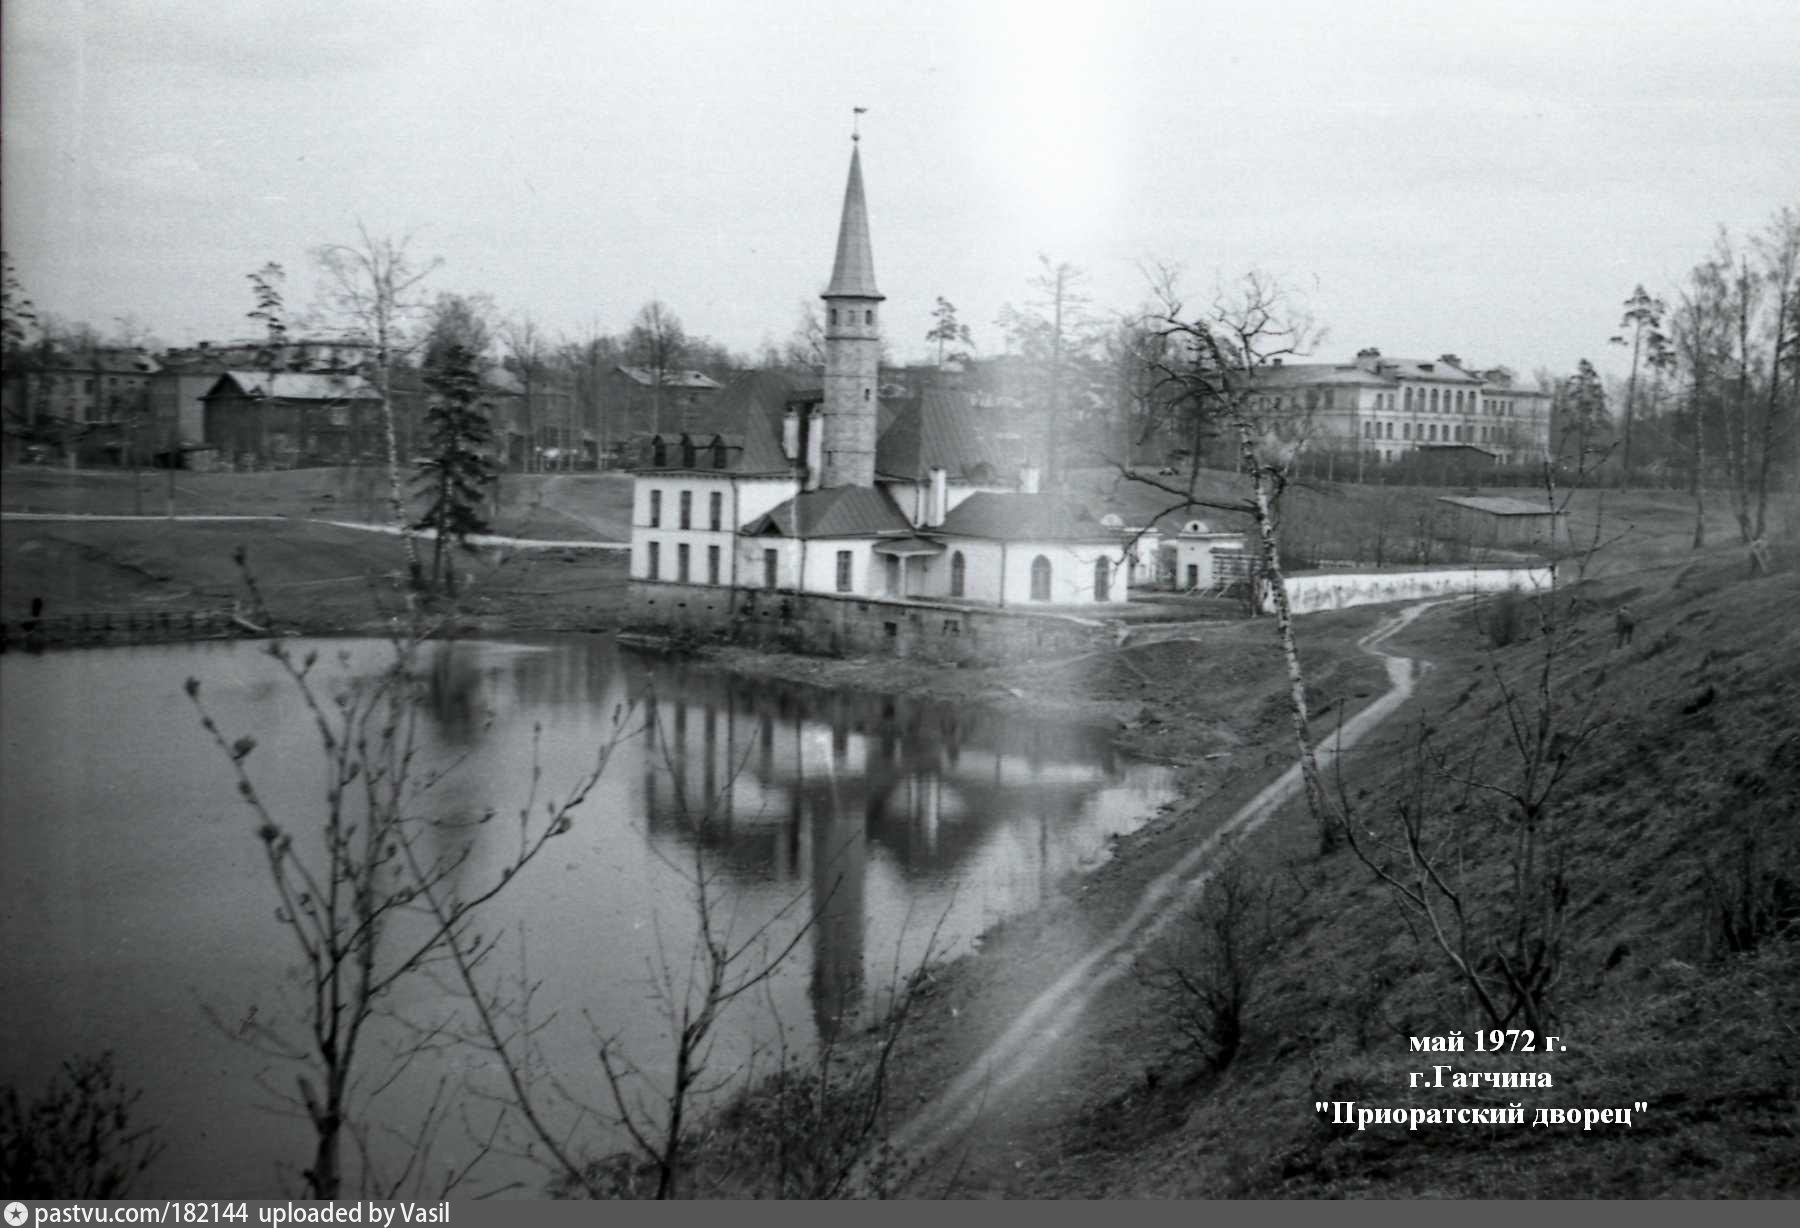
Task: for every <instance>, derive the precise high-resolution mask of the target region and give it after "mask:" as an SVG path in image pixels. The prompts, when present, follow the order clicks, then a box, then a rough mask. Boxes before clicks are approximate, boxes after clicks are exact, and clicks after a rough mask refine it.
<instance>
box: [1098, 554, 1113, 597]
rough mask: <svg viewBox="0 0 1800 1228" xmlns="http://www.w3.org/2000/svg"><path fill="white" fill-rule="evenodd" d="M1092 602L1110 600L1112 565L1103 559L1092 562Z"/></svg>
mask: <svg viewBox="0 0 1800 1228" xmlns="http://www.w3.org/2000/svg"><path fill="white" fill-rule="evenodd" d="M1094 600H1095V601H1111V600H1112V564H1110V563H1108V562H1107V561H1106V559H1105V558H1104V557H1102V558H1097V559H1095V560H1094Z"/></svg>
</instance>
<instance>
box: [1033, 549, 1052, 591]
mask: <svg viewBox="0 0 1800 1228" xmlns="http://www.w3.org/2000/svg"><path fill="white" fill-rule="evenodd" d="M1031 599H1032V600H1033V601H1048V600H1050V560H1049V559H1047V558H1045V557H1044V556H1043V555H1041V554H1040V555H1038V556H1037V557H1036V558H1035V559H1032V560H1031Z"/></svg>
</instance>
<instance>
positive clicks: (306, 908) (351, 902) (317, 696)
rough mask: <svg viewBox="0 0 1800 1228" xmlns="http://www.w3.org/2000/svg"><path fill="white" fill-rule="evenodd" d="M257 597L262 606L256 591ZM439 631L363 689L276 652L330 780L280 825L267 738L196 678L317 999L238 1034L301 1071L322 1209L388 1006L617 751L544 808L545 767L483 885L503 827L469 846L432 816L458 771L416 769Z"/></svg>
mask: <svg viewBox="0 0 1800 1228" xmlns="http://www.w3.org/2000/svg"><path fill="white" fill-rule="evenodd" d="M239 563H240V566H243V565H244V564H243V556H242V552H241V551H240V553H239ZM246 578H247V580H248V579H249V577H248V570H247V568H246ZM250 587H251V592H252V594H253V597H254V599H255V601H256V603H257V604H258V605H260V604H261V598H260V595H258V594H257V590H256V587H255V584H254V581H253V580H251V581H250ZM430 631H431V628H414V629H412V631H411V633H410V634H409V635H407V636H405V637H401V638H396V639H395V640H393V641H392V642H391V648H392V653H393V655H392V659H391V660H390V661H389V663H388V664H387V665H386V666H385V667H384V668H381V669H380V670H378V671H377V672H376V673H375V674H374V675H373V676H370V677H361V678H357V677H349V678H338V679H327V678H325V677H323V676H322V672H321V671H320V670H319V669H318V668H317V667H318V663H319V658H318V654H317V653H316V651H308V652H307V653H306V654H305V655H304V656H297V655H296V654H295V653H294V652H293V651H292V650H291V649H289V648H288V646H287V645H286V644H285V643H283V642H282V641H281V640H271V641H270V643H269V645H268V648H267V650H266V651H267V653H268V655H269V657H270V659H271V660H272V661H273V662H274V663H275V666H276V668H277V669H278V670H279V672H280V673H281V675H282V676H284V677H285V679H286V681H287V683H288V684H289V686H290V687H291V688H292V691H293V694H294V697H295V700H296V702H297V703H299V704H301V705H302V706H303V707H304V709H305V711H306V712H307V713H309V714H310V716H311V717H312V721H313V725H314V729H315V731H316V734H317V740H318V747H319V752H320V756H321V759H322V761H323V765H324V767H325V769H326V773H325V784H326V788H325V792H324V799H323V813H322V814H318V815H309V816H297V815H288V814H281V813H278V812H277V811H276V810H275V809H274V808H273V805H272V803H270V802H268V801H266V800H265V797H264V795H263V792H262V790H261V789H260V788H259V786H258V785H257V783H256V781H255V779H254V777H253V776H252V775H251V773H250V769H249V766H248V761H249V759H250V756H251V755H252V753H253V752H254V751H255V750H256V745H257V744H256V739H254V738H252V737H249V736H242V737H236V738H232V737H230V736H229V735H228V734H227V732H226V731H225V730H224V729H222V728H221V727H220V725H219V723H218V721H217V719H216V718H215V716H214V715H213V713H212V712H211V711H210V710H209V709H208V707H207V706H206V703H205V701H204V699H203V697H202V695H201V690H200V682H199V680H198V679H197V678H189V679H188V681H187V694H188V696H189V698H190V700H191V701H192V702H193V704H194V706H195V708H196V710H197V711H198V713H199V718H200V724H201V727H202V728H203V729H204V730H205V731H206V732H207V734H208V735H210V736H211V738H212V740H213V742H214V744H215V745H216V746H217V747H218V749H219V751H220V753H221V754H222V755H224V756H225V758H226V759H227V761H228V762H229V763H230V765H231V768H232V770H233V772H234V774H235V776H236V780H237V789H238V793H239V795H240V796H241V797H242V798H243V801H244V804H245V806H246V807H247V808H248V809H249V811H250V814H251V819H252V823H253V825H254V828H253V829H254V832H255V835H256V837H257V839H258V840H259V841H260V842H261V844H262V848H263V853H264V859H265V863H266V869H267V871H268V875H269V880H270V883H271V885H272V886H273V888H274V891H275V896H276V899H277V902H278V907H277V909H276V912H275V918H276V921H277V923H278V924H279V926H280V927H281V929H282V930H283V931H285V934H286V936H287V939H288V940H289V941H290V942H291V944H292V949H293V951H294V954H295V957H296V958H297V960H298V964H299V981H300V984H301V986H302V987H303V997H304V1002H305V1005H304V1006H303V1007H302V1008H301V1011H300V1014H301V1017H300V1019H299V1020H298V1026H297V1028H296V1027H293V1026H290V1025H288V1024H287V1023H285V1022H284V1021H281V1020H276V1021H272V1022H254V1023H252V1022H250V1021H249V1020H246V1022H245V1024H243V1025H241V1026H235V1027H226V1029H225V1030H227V1031H228V1032H229V1033H230V1034H232V1035H235V1036H239V1037H240V1038H242V1039H244V1040H245V1041H246V1043H249V1044H251V1045H252V1046H253V1047H255V1048H256V1049H257V1050H258V1051H259V1052H262V1053H264V1054H265V1055H268V1056H270V1057H273V1058H276V1059H279V1060H282V1061H285V1062H289V1063H292V1064H293V1065H294V1066H296V1067H298V1070H297V1072H296V1075H295V1084H294V1085H295V1089H296V1090H295V1092H280V1091H278V1090H277V1089H274V1088H272V1087H268V1088H266V1090H269V1091H271V1093H272V1094H275V1095H278V1096H280V1097H281V1098H282V1100H283V1101H284V1102H285V1103H288V1104H290V1105H293V1106H295V1107H298V1108H300V1109H301V1110H303V1111H304V1113H305V1116H306V1119H307V1120H308V1121H309V1122H310V1123H311V1126H312V1130H313V1142H314V1145H313V1156H312V1161H311V1163H310V1165H308V1167H307V1168H306V1169H305V1170H304V1174H303V1175H304V1178H305V1181H306V1185H307V1189H308V1192H309V1193H310V1195H311V1196H312V1197H314V1198H327V1199H335V1198H337V1197H339V1196H340V1194H341V1193H342V1192H343V1190H344V1182H345V1161H344V1154H343V1153H344V1144H345V1140H346V1138H347V1137H348V1138H351V1139H355V1138H356V1137H357V1135H358V1130H359V1123H360V1121H361V1116H362V1113H363V1110H364V1108H365V1106H364V1105H363V1104H362V1103H361V1102H359V1101H358V1099H357V1096H356V1092H355V1089H356V1086H357V1083H356V1075H357V1074H358V1072H359V1070H360V1069H361V1068H362V1067H363V1066H365V1065H366V1064H367V1062H368V1060H369V1059H368V1057H367V1054H366V1052H365V1050H366V1046H367V1043H368V1033H369V1025H370V1023H371V1021H373V1020H374V1019H375V1018H376V1016H377V1014H378V1013H379V1012H380V1011H381V1010H382V1004H383V1002H384V1001H385V1000H386V997H387V995H388V994H389V993H390V992H392V991H394V990H395V989H396V987H398V986H400V985H401V984H402V983H403V982H407V981H409V980H411V979H413V978H417V977H419V976H421V975H424V974H426V973H428V971H429V969H430V968H431V967H432V966H433V965H435V964H438V963H440V962H441V961H443V960H444V959H446V958H447V957H448V955H450V954H453V953H454V952H455V951H457V950H459V949H462V948H463V947H464V946H466V945H467V944H469V943H471V942H474V941H476V939H475V938H474V937H473V925H474V922H475V920H476V917H477V913H478V911H479V910H480V909H481V908H482V907H483V906H484V905H486V904H487V903H488V902H490V901H491V900H493V899H494V898H495V897H496V896H498V895H499V894H500V893H501V892H502V891H503V890H505V889H506V888H507V886H508V885H509V884H511V883H514V882H516V881H517V880H518V876H519V874H520V872H521V871H523V870H524V869H525V868H526V867H527V866H528V865H530V864H531V863H532V862H533V861H534V860H536V858H537V857H538V855H539V854H540V853H541V852H542V851H543V850H544V848H545V847H546V845H548V844H549V842H550V841H552V840H554V839H555V838H556V837H558V836H560V835H563V834H565V833H566V832H568V831H569V830H570V828H571V826H572V825H573V822H574V817H575V813H576V811H577V810H578V809H579V808H580V806H581V805H582V803H583V802H584V801H585V799H586V797H587V795H588V792H589V791H590V790H591V789H592V788H593V786H594V785H595V784H596V783H597V782H598V780H599V777H600V774H601V773H602V772H603V771H604V769H605V766H606V762H607V757H608V755H609V754H610V752H611V749H612V746H613V744H614V743H613V742H608V743H605V744H603V745H602V746H601V747H600V748H599V749H598V751H597V753H596V756H595V760H594V762H593V766H592V768H591V770H590V771H589V772H588V773H587V774H586V775H584V776H583V777H582V779H581V780H580V781H579V783H578V784H577V785H576V786H575V787H574V788H573V789H572V791H571V792H570V793H569V794H568V795H566V796H565V797H564V798H563V799H562V800H560V801H552V802H549V803H547V804H543V805H542V809H541V810H540V808H539V807H540V802H539V800H538V798H537V789H538V786H539V781H538V773H536V772H535V771H534V773H533V777H532V788H531V794H530V795H529V796H528V797H527V798H526V800H525V802H524V804H523V805H522V806H521V807H520V809H519V811H518V814H517V821H516V825H515V826H514V831H513V836H514V839H515V843H514V844H513V847H512V851H511V853H510V854H509V855H508V856H506V857H504V858H502V859H501V865H500V868H499V869H498V871H497V872H495V873H494V875H493V877H492V878H491V879H490V880H489V881H486V882H482V883H477V884H475V885H473V886H471V885H470V884H469V882H468V874H467V871H466V866H467V864H468V863H469V861H470V858H471V855H472V854H473V852H474V850H475V847H476V840H477V839H478V838H479V837H480V836H481V835H482V834H483V833H485V832H487V831H489V830H490V829H489V828H488V826H487V824H488V823H489V822H490V820H492V819H494V818H495V817H496V816H495V815H493V814H492V813H491V812H490V813H489V814H487V815H485V816H483V817H482V818H481V819H480V820H479V821H477V822H475V823H473V824H470V825H468V826H467V827H465V828H463V829H462V830H461V831H460V835H461V837H462V838H461V839H457V838H456V836H457V835H458V834H459V833H458V827H457V825H456V824H455V823H453V822H448V821H447V820H446V821H434V820H437V819H439V818H441V817H442V816H438V815H434V813H433V810H434V809H435V808H434V807H433V805H432V802H433V796H432V792H431V791H432V789H433V788H434V786H436V785H437V784H438V783H439V782H441V781H442V780H443V779H444V778H445V776H446V775H447V774H448V772H449V771H450V770H452V768H453V767H454V765H448V766H437V767H430V768H428V767H426V766H425V765H422V764H421V763H420V762H419V758H418V756H419V746H418V740H417V733H418V724H419V715H420V712H421V710H422V708H423V707H424V706H425V703H426V700H425V698H424V696H423V693H422V690H421V688H422V687H424V686H425V685H426V683H425V680H424V678H423V677H422V675H423V674H424V673H425V671H422V670H420V669H419V668H417V654H418V651H419V647H420V645H421V644H422V642H423V640H424V637H425V636H426V635H427V634H429V633H430ZM343 668H344V669H345V670H346V671H347V670H348V668H349V663H348V661H347V660H346V661H344V662H343ZM615 741H616V737H615ZM446 836H448V837H449V838H448V839H447V838H446ZM315 838H317V840H318V843H316V844H315ZM215 1023H220V1021H219V1020H217V1019H215ZM220 1026H224V1025H223V1024H222V1023H220ZM365 1175H366V1174H365Z"/></svg>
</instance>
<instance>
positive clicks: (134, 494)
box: [0, 465, 631, 541]
mask: <svg viewBox="0 0 1800 1228" xmlns="http://www.w3.org/2000/svg"><path fill="white" fill-rule="evenodd" d="M168 477H169V475H168V474H167V473H149V472H146V473H144V474H142V475H138V474H133V473H130V472H125V471H120V470H115V469H96V470H80V471H74V472H71V471H68V470H63V469H51V468H46V467H43V466H36V465H24V466H19V467H16V468H12V469H8V470H7V471H6V477H5V482H4V483H3V484H0V507H4V508H5V510H7V511H32V512H62V513H85V514H90V515H112V516H130V515H144V514H148V515H152V516H160V515H162V514H164V513H165V512H166V511H167V510H168V489H169V483H168ZM386 497H387V484H386V477H385V475H384V474H383V473H382V472H381V471H379V470H376V469H288V470H275V471H271V472H268V473H188V472H178V473H176V474H175V512H176V514H177V515H184V516H204V515H214V516H219V515H226V516H294V517H311V518H316V519H324V520H356V521H363V520H367V521H379V522H386V521H387V520H388V519H389V516H388V510H387V504H386V502H385V500H386ZM494 528H495V531H496V532H500V533H506V534H511V535H514V536H519V537H540V538H551V539H554V540H558V541H561V540H570V541H624V540H627V539H628V538H629V537H630V536H631V478H630V476H629V475H624V474H616V473H508V474H503V475H502V476H501V479H500V512H499V515H498V516H497V517H495V519H494Z"/></svg>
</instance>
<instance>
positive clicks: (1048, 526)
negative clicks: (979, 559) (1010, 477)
mask: <svg viewBox="0 0 1800 1228" xmlns="http://www.w3.org/2000/svg"><path fill="white" fill-rule="evenodd" d="M941 531H942V532H943V533H945V534H946V535H954V536H958V537H986V538H991V539H993V540H995V541H1037V542H1051V541H1115V540H1117V539H1118V536H1119V534H1118V532H1117V531H1116V530H1113V529H1109V528H1107V527H1106V526H1105V525H1103V524H1101V523H1100V522H1099V521H1098V520H1095V519H1094V518H1093V517H1092V516H1091V515H1089V514H1088V510H1087V508H1085V507H1083V506H1082V505H1081V504H1079V503H1077V502H1076V501H1075V500H1073V499H1070V498H1069V497H1068V496H1066V495H1059V494H1036V495H1026V494H996V493H993V492H990V491H978V492H976V493H975V494H972V495H970V496H969V497H968V498H967V499H964V500H963V501H962V502H961V503H959V504H957V505H956V507H955V509H954V510H952V511H951V513H950V514H949V515H948V516H946V517H945V518H944V523H943V526H942V529H941Z"/></svg>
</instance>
